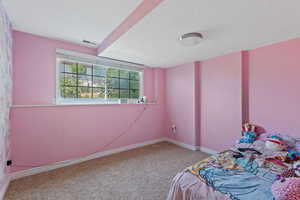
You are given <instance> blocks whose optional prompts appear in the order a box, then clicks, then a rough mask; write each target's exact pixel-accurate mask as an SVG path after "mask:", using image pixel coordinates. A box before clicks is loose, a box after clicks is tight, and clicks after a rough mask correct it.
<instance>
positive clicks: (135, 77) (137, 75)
mask: <svg viewBox="0 0 300 200" xmlns="http://www.w3.org/2000/svg"><path fill="white" fill-rule="evenodd" d="M130 79H131V80H136V81H139V80H140V73H139V72H130Z"/></svg>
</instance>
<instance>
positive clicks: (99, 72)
mask: <svg viewBox="0 0 300 200" xmlns="http://www.w3.org/2000/svg"><path fill="white" fill-rule="evenodd" d="M93 70H94V71H93V73H94V75H95V76H106V68H104V67H99V66H94V67H93Z"/></svg>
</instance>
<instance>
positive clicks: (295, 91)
mask: <svg viewBox="0 0 300 200" xmlns="http://www.w3.org/2000/svg"><path fill="white" fill-rule="evenodd" d="M299 49H300V39H294V40H289V41H286V42H281V43H278V44H274V45H270V46H266V47H262V48H259V49H255V50H251V51H249V96H250V98H249V109H250V120H251V121H252V122H253V123H256V124H259V125H261V126H263V127H264V128H265V130H266V131H267V132H269V133H286V134H290V135H293V136H295V137H298V138H300V123H299V120H298V119H299V113H300V104H299V102H300V93H299V88H300V78H299V75H300V67H299V66H300V53H299Z"/></svg>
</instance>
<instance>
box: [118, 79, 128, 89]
mask: <svg viewBox="0 0 300 200" xmlns="http://www.w3.org/2000/svg"><path fill="white" fill-rule="evenodd" d="M120 88H122V89H129V80H126V79H120Z"/></svg>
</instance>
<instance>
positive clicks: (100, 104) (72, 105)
mask: <svg viewBox="0 0 300 200" xmlns="http://www.w3.org/2000/svg"><path fill="white" fill-rule="evenodd" d="M156 104H158V103H157V102H149V103H128V104H126V103H122V104H121V103H105V104H104V103H77V104H74V103H73V104H71V103H61V104H43V105H12V106H11V107H12V108H34V107H74V106H128V105H134V106H135V105H156Z"/></svg>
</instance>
